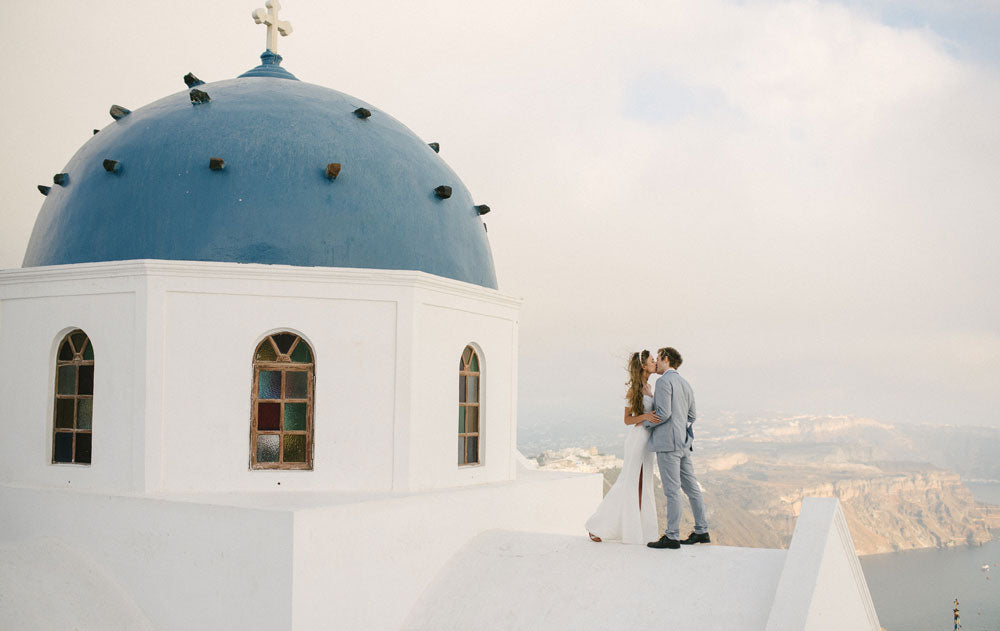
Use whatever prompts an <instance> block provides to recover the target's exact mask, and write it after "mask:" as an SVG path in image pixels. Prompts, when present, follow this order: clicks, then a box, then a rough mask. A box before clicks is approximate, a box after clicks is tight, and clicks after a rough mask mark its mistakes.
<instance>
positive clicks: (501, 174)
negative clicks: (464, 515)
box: [0, 0, 1000, 426]
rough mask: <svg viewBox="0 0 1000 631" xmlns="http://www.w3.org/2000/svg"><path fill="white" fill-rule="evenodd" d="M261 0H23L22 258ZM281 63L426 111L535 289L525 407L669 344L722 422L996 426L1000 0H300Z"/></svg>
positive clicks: (294, 0)
mask: <svg viewBox="0 0 1000 631" xmlns="http://www.w3.org/2000/svg"><path fill="white" fill-rule="evenodd" d="M258 6H263V0H216V1H214V2H210V3H206V2H201V1H195V0H174V1H172V2H169V3H164V2H152V1H147V0H132V1H130V2H127V3H123V2H117V1H116V2H110V1H104V0H92V1H88V2H85V3H84V2H78V1H75V0H73V1H70V0H62V1H58V0H35V1H34V2H31V3H24V2H22V3H5V9H4V17H5V21H6V23H7V27H8V28H7V34H6V39H7V42H8V43H7V45H6V49H7V53H6V55H7V57H6V62H4V64H3V65H2V67H0V68H2V69H0V73H2V75H3V76H2V85H3V86H4V87H3V92H4V95H5V98H4V99H3V100H2V104H0V108H2V116H0V126H2V127H0V136H2V138H3V139H4V145H5V149H6V150H5V151H3V152H2V155H0V167H2V168H0V178H2V180H0V186H2V190H3V191H4V199H3V203H2V205H0V213H2V215H0V217H2V223H0V226H2V231H0V268H11V267H19V266H20V264H21V259H22V257H23V254H24V250H25V246H26V245H27V241H28V237H29V236H30V232H31V227H32V225H33V223H34V219H35V217H36V215H37V213H38V210H39V208H40V206H41V204H42V201H43V199H44V198H43V197H42V196H41V195H40V194H39V193H38V191H37V189H36V185H38V184H50V183H51V178H52V174H54V173H57V172H59V171H61V170H62V167H63V166H64V165H65V164H66V163H67V162H68V161H69V159H70V157H71V156H72V155H73V153H74V152H75V151H76V150H77V149H78V148H79V147H80V145H82V144H83V143H84V142H85V141H86V140H87V139H88V138H89V137H90V136H91V133H92V132H91V130H92V129H95V128H101V127H104V126H105V125H107V124H108V123H109V122H110V121H111V119H110V117H109V115H108V108H109V107H110V106H111V104H112V103H117V104H120V105H123V106H125V107H128V108H130V109H133V110H134V109H136V108H138V107H140V106H142V105H145V104H147V103H149V102H152V101H154V100H156V99H158V98H161V97H162V96H165V95H167V94H170V93H173V92H177V91H180V90H183V89H185V86H184V84H183V82H182V77H183V75H184V74H185V73H187V72H189V71H190V72H194V74H196V75H197V76H198V77H200V78H201V79H203V80H205V81H207V82H211V81H214V80H222V79H227V78H231V77H234V76H236V75H238V74H240V73H242V72H243V71H245V70H247V69H249V68H251V67H253V66H255V65H257V63H258V55H259V54H260V53H261V52H262V51H263V48H264V44H265V39H264V37H265V35H264V28H263V27H262V26H257V25H255V24H254V23H253V20H252V19H251V17H250V13H251V11H252V10H253V9H254V8H257V7H258ZM282 17H283V19H287V20H289V21H291V23H292V25H293V28H294V32H293V33H292V35H291V36H289V37H286V38H281V40H280V42H279V51H278V52H279V53H280V54H281V55H282V56H283V57H284V63H283V65H284V67H286V68H288V69H289V70H290V71H291V72H293V73H294V74H295V75H296V76H297V77H298V78H299V79H301V80H303V81H308V82H311V83H316V84H320V85H324V86H327V87H330V88H334V89H336V90H340V91H342V92H345V93H347V94H351V95H356V96H357V97H359V98H362V99H364V100H366V101H368V102H370V103H373V104H374V105H376V106H378V107H379V108H380V109H383V110H384V111H386V112H389V113H390V114H392V115H393V116H394V117H395V118H397V119H398V120H400V121H402V122H403V123H404V124H406V125H407V126H408V127H410V128H411V129H412V130H413V131H414V132H416V133H417V134H418V135H419V136H421V137H422V138H425V139H426V140H427V141H428V142H431V141H437V142H439V143H441V156H442V157H443V158H444V159H445V160H446V161H447V162H448V163H449V165H450V166H451V167H452V168H453V169H454V170H455V171H456V172H457V173H458V174H459V175H460V176H461V177H462V179H463V181H464V182H465V184H466V185H467V187H468V188H469V190H470V191H471V192H472V194H473V197H474V199H475V200H476V203H485V204H488V205H489V206H490V207H491V208H492V212H491V213H490V214H489V215H487V216H486V221H487V224H488V226H489V237H490V241H491V245H492V248H493V254H494V258H495V261H496V267H497V273H498V278H499V282H500V289H501V290H502V291H504V292H505V293H509V294H513V295H515V296H519V297H522V298H523V299H524V306H523V309H522V312H521V320H520V384H519V385H520V387H519V422H520V424H521V425H522V426H526V425H531V426H544V425H545V424H547V423H557V422H558V423H565V422H570V423H572V422H573V421H574V420H580V421H588V422H593V421H595V420H600V419H602V418H607V419H608V422H609V423H617V422H619V421H618V419H619V418H620V416H619V415H620V414H621V410H622V395H623V391H624V381H625V371H624V366H625V362H626V359H627V356H628V354H629V352H631V351H634V350H638V349H640V348H649V349H656V348H657V347H659V346H666V345H670V346H674V347H676V348H677V349H679V350H680V351H681V353H682V354H683V355H684V358H685V361H684V364H683V366H682V367H681V372H682V374H684V375H685V376H686V377H687V378H688V380H689V381H690V382H691V383H692V385H693V386H694V389H695V392H696V397H697V400H698V404H699V409H700V412H701V414H702V416H703V417H704V418H705V419H711V418H712V417H713V416H717V415H719V414H722V413H727V412H731V413H740V414H768V415H772V414H852V415H858V416H865V417H872V418H877V419H880V420H885V421H890V422H899V423H919V422H931V423H947V424H961V425H993V426H1000V291H998V290H997V286H998V282H997V281H998V280H1000V248H998V247H997V243H998V235H1000V116H998V112H1000V1H997V0H993V1H989V0H978V1H977V0H967V1H963V2H960V3H959V2H952V1H946V0H912V1H908V2H901V1H897V0H869V1H866V2H861V1H854V0H844V1H841V2H835V1H824V2H820V1H803V2H772V1H764V0H761V1H754V0H748V1H742V2H736V1H721V0H678V1H671V0H662V1H659V2H640V1H635V0H619V1H617V2H614V3H611V2H606V1H605V2H599V1H591V0H578V1H575V2H562V1H558V2H557V1H544V0H532V1H530V2H528V1H522V0H511V1H508V2H503V3H497V2H490V3H486V2H476V1H470V0H463V1H461V2H459V1H452V0H443V1H435V2H421V1H419V0H412V1H409V2H385V1H380V0H369V1H368V2H363V3H359V2H332V1H330V0H324V1H320V0H286V1H285V2H284V3H283V8H282Z"/></svg>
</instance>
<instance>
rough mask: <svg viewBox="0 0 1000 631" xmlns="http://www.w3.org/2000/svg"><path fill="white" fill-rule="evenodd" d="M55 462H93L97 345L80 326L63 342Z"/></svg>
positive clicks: (58, 374) (58, 356) (54, 428)
mask: <svg viewBox="0 0 1000 631" xmlns="http://www.w3.org/2000/svg"><path fill="white" fill-rule="evenodd" d="M55 399H56V400H55V406H54V407H55V410H54V411H53V415H54V418H53V423H52V462H54V463H55V462H68V463H75V464H90V448H91V437H92V435H93V419H94V347H93V346H92V345H91V343H90V338H88V337H87V334H86V333H84V332H83V331H81V330H80V329H76V330H75V331H70V332H69V334H67V335H66V337H64V338H63V339H62V342H60V343H59V351H58V353H57V354H56V395H55Z"/></svg>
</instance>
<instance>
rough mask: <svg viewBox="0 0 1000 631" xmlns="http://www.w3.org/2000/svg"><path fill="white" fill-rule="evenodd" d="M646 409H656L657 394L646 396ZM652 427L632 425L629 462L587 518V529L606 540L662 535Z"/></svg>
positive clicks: (629, 540) (627, 451) (626, 540)
mask: <svg viewBox="0 0 1000 631" xmlns="http://www.w3.org/2000/svg"><path fill="white" fill-rule="evenodd" d="M642 409H643V411H644V412H651V411H652V410H653V397H649V396H645V395H643V397H642ZM648 440H649V430H648V429H646V428H645V427H643V426H642V424H641V423H640V424H638V425H630V426H629V427H628V429H627V430H626V432H625V462H624V464H623V465H622V471H621V473H620V474H619V475H618V479H617V480H616V481H615V483H614V485H613V486H612V487H611V489H610V490H609V491H608V493H607V495H605V496H604V500H602V501H601V504H600V506H598V507H597V511H596V512H594V514H593V515H591V516H590V519H588V520H587V531H588V532H590V533H592V534H594V535H597V536H598V537H600V538H601V539H602V540H604V541H619V540H620V541H621V542H622V543H634V544H644V543H648V542H650V541H656V540H657V539H658V538H659V528H658V526H657V522H656V500H655V498H654V496H653V467H655V466H656V454H654V453H653V452H651V451H646V442H647V441H648ZM640 475H641V476H642V510H639V476H640Z"/></svg>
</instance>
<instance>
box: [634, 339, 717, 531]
mask: <svg viewBox="0 0 1000 631" xmlns="http://www.w3.org/2000/svg"><path fill="white" fill-rule="evenodd" d="M682 361H684V360H683V359H682V358H681V354H680V353H678V352H677V350H676V349H673V348H669V347H668V348H661V349H660V350H659V351H657V354H656V373H657V374H658V375H660V378H659V379H657V380H656V391H655V392H654V393H653V411H654V412H655V413H656V416H658V417H660V419H661V420H660V422H659V423H656V424H653V423H650V422H649V421H645V422H643V425H644V426H645V427H647V428H648V429H649V443H648V445H647V448H648V449H649V451H655V452H656V461H657V463H658V464H659V465H660V479H661V480H662V481H663V493H664V495H666V496H667V532H666V534H664V535H663V536H662V537H660V540H659V541H651V542H649V543H647V544H646V545H647V546H649V547H650V548H671V549H676V548H680V547H681V544H683V545H690V544H693V543H710V542H711V541H712V539H711V538H710V537H709V536H708V522H707V521H706V520H705V502H704V500H703V499H702V497H701V486H700V485H699V484H698V480H697V479H696V478H695V477H694V465H692V464H691V452H692V451H693V449H692V447H691V443H692V442H693V441H694V432H693V431H692V429H691V424H692V423H694V421H695V411H694V391H692V390H691V385H690V384H689V383H688V382H687V380H686V379H684V377H681V376H680V373H678V372H677V369H678V368H680V366H681V362H682ZM681 489H683V490H684V494H685V495H687V496H688V500H689V501H690V502H691V512H692V513H694V532H692V533H691V534H690V535H688V538H687V539H684V540H683V541H681V540H680V532H679V529H680V522H681Z"/></svg>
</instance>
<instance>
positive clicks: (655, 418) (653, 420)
mask: <svg viewBox="0 0 1000 631" xmlns="http://www.w3.org/2000/svg"><path fill="white" fill-rule="evenodd" d="M646 416H648V417H649V418H647V419H646V420H647V421H649V422H650V423H654V424H655V423H659V422H660V417H659V416H657V415H656V414H654V413H652V412H650V413H649V414H647V415H646Z"/></svg>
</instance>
